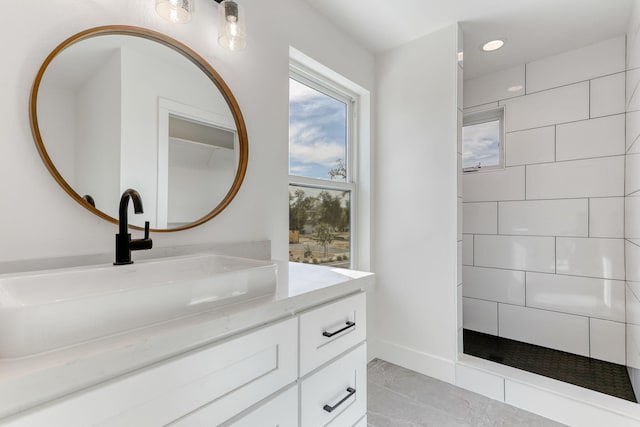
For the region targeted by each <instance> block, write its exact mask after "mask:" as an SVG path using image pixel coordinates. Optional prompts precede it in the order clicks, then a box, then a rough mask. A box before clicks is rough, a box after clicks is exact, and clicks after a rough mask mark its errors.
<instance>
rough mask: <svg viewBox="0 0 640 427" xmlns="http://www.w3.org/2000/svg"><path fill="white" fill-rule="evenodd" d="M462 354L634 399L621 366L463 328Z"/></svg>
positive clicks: (624, 370) (625, 373) (629, 383)
mask: <svg viewBox="0 0 640 427" xmlns="http://www.w3.org/2000/svg"><path fill="white" fill-rule="evenodd" d="M464 353H465V354H469V355H471V356H476V357H480V358H482V359H486V360H491V361H492V362H496V363H501V364H503V365H507V366H511V367H514V368H518V369H522V370H523V371H528V372H533V373H535V374H539V375H544V376H545V377H549V378H554V379H556V380H560V381H564V382H567V383H571V384H575V385H577V386H580V387H585V388H589V389H591V390H595V391H599V392H600V393H606V394H608V395H611V396H615V397H619V398H621V399H626V400H630V401H632V402H636V396H635V394H634V393H633V388H632V387H631V382H630V381H629V375H628V374H627V368H626V367H625V366H623V365H616V364H615V363H609V362H603V361H601V360H596V359H591V358H589V357H584V356H578V355H575V354H571V353H565V352H564V351H558V350H552V349H550V348H546V347H540V346H537V345H533V344H527V343H523V342H520V341H514V340H510V339H507V338H501V337H496V336H493V335H487V334H482V333H480V332H474V331H470V330H467V329H465V330H464Z"/></svg>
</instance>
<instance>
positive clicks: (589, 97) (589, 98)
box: [587, 80, 592, 119]
mask: <svg viewBox="0 0 640 427" xmlns="http://www.w3.org/2000/svg"><path fill="white" fill-rule="evenodd" d="M588 88H589V96H588V98H587V99H588V100H589V101H588V102H589V119H591V118H592V117H591V80H589V86H588Z"/></svg>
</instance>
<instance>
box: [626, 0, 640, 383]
mask: <svg viewBox="0 0 640 427" xmlns="http://www.w3.org/2000/svg"><path fill="white" fill-rule="evenodd" d="M639 32H640V0H634V2H633V11H632V14H631V17H630V19H629V25H628V27H627V86H626V99H625V107H626V111H627V116H626V117H627V135H626V143H625V147H626V154H627V156H626V171H625V172H626V173H625V219H626V227H625V232H624V237H625V239H626V240H625V249H626V250H625V258H626V267H627V283H626V309H627V318H626V321H627V325H626V333H627V366H628V369H629V378H630V379H631V383H632V384H633V388H634V390H635V392H636V395H640V274H639V272H640V248H639V247H638V246H640V227H639V225H640V185H639V184H638V183H640V92H638V90H637V89H638V85H639V84H640V34H639Z"/></svg>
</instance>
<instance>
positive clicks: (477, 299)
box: [463, 296, 625, 324]
mask: <svg viewBox="0 0 640 427" xmlns="http://www.w3.org/2000/svg"><path fill="white" fill-rule="evenodd" d="M463 298H467V299H471V300H474V301H484V302H493V303H496V304H498V305H509V306H511V307H520V308H527V309H529V310H538V311H544V312H547V313H558V314H567V315H569V316H576V317H586V318H587V319H596V320H605V321H607V322H614V323H622V324H625V321H623V320H622V321H621V320H611V319H607V318H605V317H597V316H593V315H589V314H575V313H569V312H566V311H559V310H551V309H548V308H540V307H533V306H524V305H520V304H513V303H510V302H503V301H494V300H489V299H483V298H476V297H468V296H465V297H463Z"/></svg>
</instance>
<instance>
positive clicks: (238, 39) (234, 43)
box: [218, 0, 247, 50]
mask: <svg viewBox="0 0 640 427" xmlns="http://www.w3.org/2000/svg"><path fill="white" fill-rule="evenodd" d="M218 43H219V44H220V46H222V47H224V48H225V49H229V50H241V49H244V48H245V47H246V46H247V31H246V28H245V25H244V8H243V7H242V6H240V5H239V4H238V3H236V2H235V1H233V0H224V1H223V2H222V3H220V6H218Z"/></svg>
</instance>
